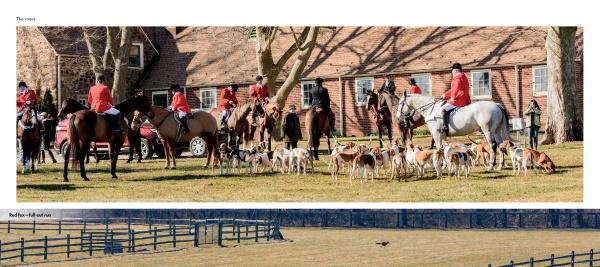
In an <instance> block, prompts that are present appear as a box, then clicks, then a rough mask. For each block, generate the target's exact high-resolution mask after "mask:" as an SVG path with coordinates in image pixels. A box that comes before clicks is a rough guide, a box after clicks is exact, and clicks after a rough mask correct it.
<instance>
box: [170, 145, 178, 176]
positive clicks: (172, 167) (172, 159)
mask: <svg viewBox="0 0 600 267" xmlns="http://www.w3.org/2000/svg"><path fill="white" fill-rule="evenodd" d="M170 142H171V145H170V147H171V169H175V166H176V163H175V158H176V157H177V155H176V153H175V140H171V141H170Z"/></svg>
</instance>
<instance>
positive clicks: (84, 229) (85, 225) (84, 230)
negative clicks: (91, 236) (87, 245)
mask: <svg viewBox="0 0 600 267" xmlns="http://www.w3.org/2000/svg"><path fill="white" fill-rule="evenodd" d="M83 232H87V221H83Z"/></svg>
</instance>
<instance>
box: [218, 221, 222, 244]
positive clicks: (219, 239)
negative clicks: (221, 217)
mask: <svg viewBox="0 0 600 267" xmlns="http://www.w3.org/2000/svg"><path fill="white" fill-rule="evenodd" d="M217 238H218V239H217V240H218V244H219V246H221V247H222V246H223V223H221V222H219V229H218V232H217Z"/></svg>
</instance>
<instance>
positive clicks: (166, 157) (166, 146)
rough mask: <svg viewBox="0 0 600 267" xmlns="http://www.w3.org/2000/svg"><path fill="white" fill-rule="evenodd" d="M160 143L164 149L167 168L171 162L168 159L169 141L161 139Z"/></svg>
mask: <svg viewBox="0 0 600 267" xmlns="http://www.w3.org/2000/svg"><path fill="white" fill-rule="evenodd" d="M162 144H163V150H164V151H165V169H168V168H169V165H170V164H171V161H170V160H169V152H170V151H171V149H170V148H169V141H167V139H163V140H162Z"/></svg>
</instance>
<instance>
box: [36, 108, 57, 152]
mask: <svg viewBox="0 0 600 267" xmlns="http://www.w3.org/2000/svg"><path fill="white" fill-rule="evenodd" d="M40 115H41V117H42V126H43V127H42V149H41V150H40V154H41V162H42V163H46V152H45V151H48V155H49V156H50V159H52V163H56V158H54V154H52V151H51V150H50V143H51V142H52V141H54V131H53V129H54V127H55V125H54V118H52V115H50V114H48V113H46V112H42V113H40Z"/></svg>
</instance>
